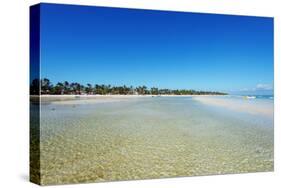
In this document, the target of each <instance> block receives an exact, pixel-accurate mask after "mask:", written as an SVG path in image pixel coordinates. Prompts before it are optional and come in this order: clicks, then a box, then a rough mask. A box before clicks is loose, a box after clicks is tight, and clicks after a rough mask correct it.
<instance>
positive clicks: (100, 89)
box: [30, 78, 227, 95]
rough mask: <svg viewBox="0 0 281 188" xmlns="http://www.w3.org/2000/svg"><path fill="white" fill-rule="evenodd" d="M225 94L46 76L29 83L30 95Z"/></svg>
mask: <svg viewBox="0 0 281 188" xmlns="http://www.w3.org/2000/svg"><path fill="white" fill-rule="evenodd" d="M39 93H40V94H42V95H82V94H88V95H108V94H111V95H227V93H223V92H217V91H196V90H187V89H160V88H157V87H151V88H148V87H146V86H138V87H133V86H129V87H128V86H126V85H123V86H111V85H105V84H101V85H99V84H95V85H92V84H86V85H83V84H80V83H77V82H72V83H70V82H67V81H64V82H58V83H57V84H55V85H53V84H52V83H51V81H50V80H49V79H47V78H43V79H41V80H39V79H34V80H33V81H32V82H31V84H30V94H31V95H38V94H39Z"/></svg>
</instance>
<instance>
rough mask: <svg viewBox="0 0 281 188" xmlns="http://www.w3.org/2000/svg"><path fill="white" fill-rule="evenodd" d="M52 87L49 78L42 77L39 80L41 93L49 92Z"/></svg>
mask: <svg viewBox="0 0 281 188" xmlns="http://www.w3.org/2000/svg"><path fill="white" fill-rule="evenodd" d="M52 87H53V86H52V84H51V82H50V80H49V79H47V78H44V79H42V80H41V93H42V94H48V93H50V91H51V89H52Z"/></svg>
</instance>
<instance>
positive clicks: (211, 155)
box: [40, 97, 274, 184]
mask: <svg viewBox="0 0 281 188" xmlns="http://www.w3.org/2000/svg"><path fill="white" fill-rule="evenodd" d="M222 99H223V100H225V101H229V100H231V102H233V101H234V102H235V103H250V105H255V102H254V100H251V101H250V100H243V99H241V98H237V99H236V98H235V99H233V97H223V98H222ZM89 100H90V99H89ZM255 101H257V100H255ZM262 106H264V107H265V108H272V109H273V101H272V100H268V99H259V102H258V103H257V107H258V108H262ZM243 110H244V111H243ZM243 110H241V111H237V110H233V109H228V108H226V107H221V106H216V105H208V104H205V103H202V102H200V101H198V100H194V98H192V97H144V98H131V99H128V100H124V101H120V102H104V103H89V104H87V103H85V102H83V103H81V104H79V103H77V101H75V103H73V104H72V103H71V102H70V103H69V102H68V103H64V102H63V101H62V102H58V103H53V102H49V103H44V104H43V105H41V120H40V123H41V127H40V128H41V130H40V131H41V138H40V139H41V140H40V141H41V147H40V154H41V158H40V165H41V181H42V184H60V183H77V182H100V181H115V180H131V179H147V178H163V177H177V176H197V175H210V174H226V173H245V172H259V171H272V170H273V135H274V134H273V133H274V131H273V113H272V115H268V114H266V115H259V114H257V113H254V114H253V113H249V112H247V111H245V109H243Z"/></svg>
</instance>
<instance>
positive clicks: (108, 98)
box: [30, 94, 221, 103]
mask: <svg viewBox="0 0 281 188" xmlns="http://www.w3.org/2000/svg"><path fill="white" fill-rule="evenodd" d="M210 96H221V95H172V94H171V95H149V94H147V95H30V101H31V102H33V103H39V102H43V103H45V102H60V103H61V102H65V103H68V102H69V101H75V100H77V101H78V100H79V101H81V100H87V99H88V102H90V101H91V102H92V103H101V102H120V101H127V100H131V99H141V98H151V97H155V98H158V97H210ZM67 101H68V102H67Z"/></svg>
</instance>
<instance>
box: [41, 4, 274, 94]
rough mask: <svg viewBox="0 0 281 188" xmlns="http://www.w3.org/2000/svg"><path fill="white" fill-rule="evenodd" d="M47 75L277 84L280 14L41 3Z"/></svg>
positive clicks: (238, 86)
mask: <svg viewBox="0 0 281 188" xmlns="http://www.w3.org/2000/svg"><path fill="white" fill-rule="evenodd" d="M41 77H47V78H49V79H50V80H51V81H52V82H53V83H56V82H58V81H65V80H67V81H70V82H80V83H82V84H86V83H92V84H111V85H124V84H126V85H128V86H129V85H133V86H138V85H146V86H148V87H152V86H156V87H160V88H172V89H174V88H178V89H196V90H218V91H227V92H233V91H247V90H249V91H255V90H271V89H272V84H273V19H272V18H264V17H248V16H227V15H216V14H195V13H183V12H167V11H151V10H133V9H117V8H103V7H91V6H69V5H55V4H41Z"/></svg>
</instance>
